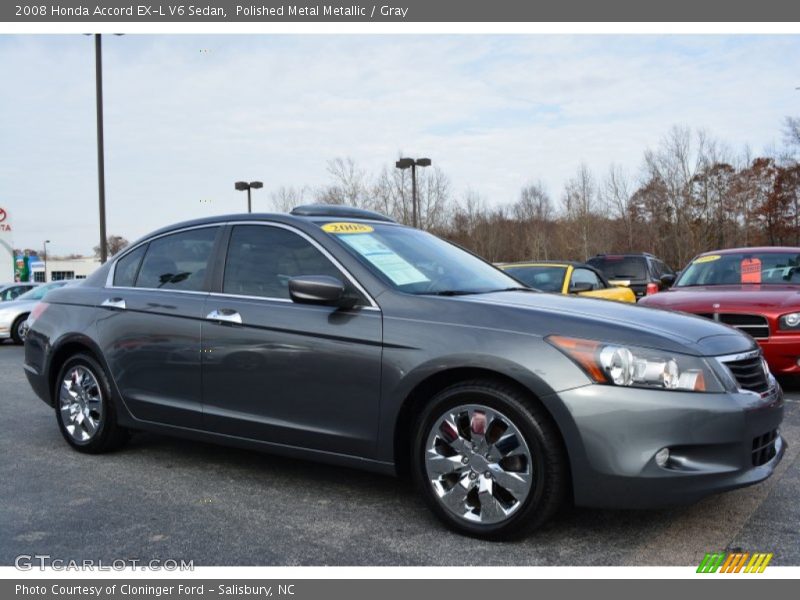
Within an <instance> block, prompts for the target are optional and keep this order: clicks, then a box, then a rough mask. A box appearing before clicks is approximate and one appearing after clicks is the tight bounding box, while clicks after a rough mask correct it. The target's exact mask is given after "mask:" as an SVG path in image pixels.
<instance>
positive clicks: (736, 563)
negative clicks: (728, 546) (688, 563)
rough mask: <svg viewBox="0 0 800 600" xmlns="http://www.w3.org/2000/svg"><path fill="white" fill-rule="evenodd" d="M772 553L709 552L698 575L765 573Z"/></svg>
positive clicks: (698, 568)
mask: <svg viewBox="0 0 800 600" xmlns="http://www.w3.org/2000/svg"><path fill="white" fill-rule="evenodd" d="M772 556H773V554H772V552H770V553H766V552H753V553H752V554H751V553H750V552H707V553H706V555H705V557H703V560H702V561H701V562H700V566H698V567H697V572H698V573H763V572H764V569H766V568H767V565H768V564H769V561H771V560H772Z"/></svg>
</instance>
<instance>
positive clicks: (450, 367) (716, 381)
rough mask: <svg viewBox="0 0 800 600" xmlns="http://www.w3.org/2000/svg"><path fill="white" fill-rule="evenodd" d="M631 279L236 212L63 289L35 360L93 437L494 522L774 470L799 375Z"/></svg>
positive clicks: (50, 392) (657, 501)
mask: <svg viewBox="0 0 800 600" xmlns="http://www.w3.org/2000/svg"><path fill="white" fill-rule="evenodd" d="M698 260H699V261H700V262H699V263H698V264H699V265H703V264H704V262H703V259H702V258H701V259H698ZM719 260H720V261H721V262H720V264H723V262H724V261H723V259H722V257H720V259H719ZM748 260H749V259H748ZM761 260H762V264H764V265H768V270H767V271H765V272H762V278H764V279H766V278H769V279H772V278H773V277H774V278H778V279H782V278H785V277H787V276H789V279H790V280H791V279H792V278H793V277H794V275H793V274H792V273H790V271H791V269H789V270H787V267H782V266H780V264H782V262H781V263H778V262H774V263H770V262H768V260H767V258H766V257H762V258H761ZM596 262H597V261H596ZM711 262H713V261H712V259H706V263H711ZM645 263H646V267H643V268H644V269H645V271H644V276H643V277H640V275H642V273H641V272H639V271H634V270H632V269H633V264H634V262H633V261H630V260H628V258H622V259H621V260H616V259H613V258H610V257H604V259H603V261H602V265H603V266H604V265H606V264H614V265H615V266H614V269H615V270H614V278H613V279H612V283H613V281H617V282H618V283H619V282H621V280H623V278H624V280H626V281H627V282H628V284H629V285H640V284H641V283H642V282H644V285H645V290H644V293H645V294H646V291H647V289H646V288H647V285H648V284H650V283H655V282H654V281H653V278H660V279H659V281H662V282H663V281H664V280H663V276H664V275H669V273H665V272H663V268H662V267H660V266H659V265H658V264H657V263H656V262H655V261H654V260H651V257H649V256H646V257H645ZM741 264H744V263H741ZM752 264H753V263H751V262H748V263H747V272H748V273H749V272H750V269H751V266H752ZM639 266H641V264H640V265H639ZM617 267H619V269H617ZM637 268H638V267H637ZM651 268H652V269H653V270H652V271H650V269H651ZM504 269H505V270H504ZM658 269H661V271H659V270H658ZM781 269H783V270H781ZM514 270H517V271H518V273H516V274H515V275H514V277H512V276H511V273H513V272H514ZM701 275H702V276H701ZM529 276H530V277H533V279H532V280H531V281H533V282H534V283H536V282H537V281H538V282H540V283H542V284H543V285H544V282H546V285H547V286H550V288H551V290H552V291H554V292H557V293H550V294H547V293H541V292H538V291H537V290H534V289H532V288H531V287H529V286H528V285H526V284H524V283H523V281H525V279H524V278H525V277H529ZM537 277H539V279H538V280H537ZM684 277H687V279H686V281H687V282H694V281H706V278H705V276H704V275H703V273H701V269H695V268H694V267H693V266H690V268H689V269H686V270H685V271H684V273H683V274H682V275H681V279H679V281H678V287H677V288H676V292H674V293H673V292H669V293H658V294H655V295H652V296H650V297H651V298H659V297H665V298H667V297H673V296H677V294H678V291H677V290H679V289H680V288H681V284H682V283H683V278H684ZM695 277H698V278H699V279H697V280H695ZM748 277H751V275H748ZM590 280H591V281H590ZM784 280H785V279H784ZM588 283H591V285H592V289H591V290H590V289H588V286H587V284H588ZM601 283H602V287H601V285H600V284H601ZM665 285H666V284H665ZM687 287H689V284H687ZM691 287H694V284H692V285H691ZM762 287H763V286H762ZM620 290H622V292H623V293H627V294H628V298H627V301H625V302H602V301H598V300H597V299H593V298H591V297H585V296H578V295H574V294H570V293H569V292H570V291H574V292H577V293H579V294H584V295H585V294H592V293H594V294H593V295H595V296H597V295H599V294H598V293H600V292H602V293H605V294H609V293H612V292H615V293H620ZM565 292H566V293H565ZM632 294H633V290H631V289H629V288H619V289H615V288H614V287H612V286H610V285H609V284H608V282H607V281H606V277H605V276H604V275H603V274H602V269H600V268H599V267H598V268H597V270H595V269H594V268H592V267H591V265H590V266H588V267H587V266H584V265H580V264H573V263H558V265H553V264H545V265H541V264H533V265H527V266H525V265H516V266H515V265H503V267H502V268H496V267H494V266H492V265H490V264H489V263H486V262H485V261H483V260H482V259H480V258H479V257H476V256H474V255H473V254H470V253H469V252H466V251H464V250H462V249H461V248H459V247H457V246H455V245H452V244H449V243H447V242H445V241H443V240H441V239H439V238H437V237H435V236H433V235H431V234H429V233H426V232H422V231H419V230H416V229H412V228H409V227H405V226H402V225H399V224H397V223H395V222H394V221H392V220H391V219H389V218H387V217H385V216H383V215H379V214H377V213H372V212H369V211H363V210H357V209H351V208H347V207H342V206H306V207H298V208H296V209H295V210H293V211H292V213H291V214H287V215H234V216H218V217H213V218H207V219H201V220H196V221H191V222H187V223H180V224H177V225H173V226H170V227H166V228H164V229H161V230H159V231H157V232H154V233H153V234H151V235H149V236H146V237H145V238H143V239H141V240H139V241H138V242H135V243H134V244H132V245H131V246H130V247H129V248H127V249H126V250H125V251H123V252H121V253H120V254H119V255H118V256H116V257H114V258H113V259H112V260H110V261H109V262H108V263H107V264H106V265H104V266H103V267H101V268H100V269H98V270H97V271H96V272H95V273H94V274H93V275H91V276H90V277H89V278H88V279H86V280H84V281H83V282H82V283H81V284H78V285H71V286H68V287H64V288H62V289H58V290H52V291H49V292H48V293H47V295H46V297H45V298H44V300H43V301H42V302H40V303H39V304H37V305H36V306H35V307H34V308H33V309H32V310H31V312H30V316H29V317H28V320H27V323H28V327H29V329H28V330H27V338H26V342H25V365H24V366H25V373H26V375H27V378H28V380H29V382H30V384H31V386H32V388H33V389H34V391H35V392H36V394H37V395H38V396H39V397H40V398H41V399H42V400H43V401H44V402H45V403H47V405H49V406H51V407H52V408H53V410H54V415H55V421H56V423H57V426H58V428H59V430H60V432H61V434H62V435H63V437H64V439H65V440H66V442H67V443H68V444H69V445H70V446H71V447H72V448H74V449H76V450H78V451H81V452H87V453H100V452H105V451H109V450H112V449H115V448H119V447H121V446H122V445H123V444H124V443H125V441H126V439H127V437H128V434H129V432H130V431H131V430H151V431H159V432H163V433H170V434H174V435H178V436H188V437H191V438H195V439H201V440H206V441H211V442H217V443H221V444H232V445H237V446H242V447H247V448H254V449H260V450H265V451H270V452H275V453H280V454H285V455H289V456H292V457H299V458H310V459H315V460H319V461H323V462H328V463H333V464H339V465H348V466H353V467H359V468H365V469H371V470H374V471H379V472H384V473H403V472H410V473H411V475H412V477H413V479H414V481H415V482H416V484H417V487H418V489H419V491H420V494H421V495H422V497H423V498H424V500H425V501H426V502H427V504H428V505H429V506H430V508H431V509H432V511H433V512H434V513H435V514H436V515H437V516H438V517H439V518H440V519H441V520H442V521H443V522H444V523H445V524H446V525H448V526H449V527H451V528H453V529H455V530H457V531H460V532H463V533H466V534H470V535H475V536H481V537H487V538H506V537H512V536H519V535H521V534H524V533H525V532H527V531H530V530H532V529H535V528H536V527H538V526H539V525H541V524H542V523H544V522H546V521H547V520H548V519H549V518H550V517H551V516H552V515H553V514H554V513H555V512H556V511H557V510H558V509H559V508H560V507H561V506H563V505H564V504H566V503H575V504H577V505H582V506H596V507H618V508H624V507H636V508H644V507H655V506H664V505H675V504H685V503H688V502H693V501H696V500H697V499H699V498H702V497H704V496H706V495H709V494H713V493H717V492H721V491H725V490H729V489H734V488H738V487H742V486H746V485H751V484H755V483H757V482H759V481H762V480H764V479H765V478H767V477H769V476H770V474H771V473H772V472H773V470H774V469H775V467H776V466H777V464H778V462H779V461H780V460H781V458H782V456H783V453H784V450H785V443H784V440H783V438H782V437H781V435H780V432H779V428H780V425H781V421H782V418H783V394H782V391H781V388H780V386H779V385H778V384H777V382H776V381H775V379H774V377H773V376H772V374H771V373H770V371H769V369H767V368H766V365H765V363H764V360H763V355H762V351H761V349H760V348H759V346H758V345H757V343H756V342H755V341H754V339H753V337H751V335H746V334H745V333H743V332H742V331H741V330H737V329H734V328H731V327H728V326H726V325H724V324H722V323H721V322H716V320H715V319H713V318H712V319H708V318H700V317H697V316H692V315H686V314H681V313H678V312H674V311H667V310H654V309H652V308H646V307H644V306H638V305H636V304H635V303H633V302H631V301H630V299H631V298H630V296H631V295H632ZM620 299H622V298H621V297H620ZM781 319H783V320H781ZM794 322H795V321H794V318H789V317H787V316H786V315H780V316H778V315H776V316H775V318H774V324H775V327H778V328H780V327H783V326H786V327H793V326H794V325H793V324H794ZM23 333H24V332H23Z"/></svg>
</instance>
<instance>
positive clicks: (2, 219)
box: [0, 208, 8, 223]
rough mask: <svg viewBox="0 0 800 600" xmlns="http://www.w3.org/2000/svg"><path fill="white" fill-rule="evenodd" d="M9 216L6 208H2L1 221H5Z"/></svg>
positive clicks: (0, 212)
mask: <svg viewBox="0 0 800 600" xmlns="http://www.w3.org/2000/svg"><path fill="white" fill-rule="evenodd" d="M7 218H8V213H7V212H6V209H5V208H0V223H2V222H3V221H5V220H6V219H7Z"/></svg>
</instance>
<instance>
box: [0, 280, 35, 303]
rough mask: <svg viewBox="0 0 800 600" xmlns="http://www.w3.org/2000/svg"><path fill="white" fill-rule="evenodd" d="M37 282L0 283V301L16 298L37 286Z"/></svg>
mask: <svg viewBox="0 0 800 600" xmlns="http://www.w3.org/2000/svg"><path fill="white" fill-rule="evenodd" d="M38 285H39V284H38V283H33V282H27V281H25V282H19V281H18V282H16V283H0V302H8V301H10V300H16V299H17V297H18V296H21V295H22V294H24V293H25V292H28V291H30V290H32V289H33V288H35V287H36V286H38Z"/></svg>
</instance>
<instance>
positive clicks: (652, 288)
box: [586, 252, 675, 299]
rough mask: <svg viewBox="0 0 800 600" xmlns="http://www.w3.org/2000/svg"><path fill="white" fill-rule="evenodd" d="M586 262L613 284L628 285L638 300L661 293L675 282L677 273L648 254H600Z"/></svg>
mask: <svg viewBox="0 0 800 600" xmlns="http://www.w3.org/2000/svg"><path fill="white" fill-rule="evenodd" d="M586 262H587V263H588V264H590V265H591V266H593V267H594V268H595V269H597V270H599V271H600V272H601V273H602V274H603V275H605V277H606V279H608V280H609V282H610V283H611V284H615V283H616V284H620V283H623V284H624V285H628V286H629V287H630V288H631V289H632V290H633V293H634V294H636V298H637V299H638V298H641V297H643V296H649V295H650V294H655V293H656V292H660V291H661V290H664V289H666V288H668V287H669V286H671V285H672V284H673V282H674V281H675V271H673V270H672V269H671V268H670V267H669V266H667V264H666V263H665V262H664V261H662V260H661V259H659V258H656V257H655V256H653V255H652V254H648V253H646V252H642V253H640V254H598V255H596V256H593V257H592V258H590V259H589V260H587V261H586ZM624 282H627V283H624Z"/></svg>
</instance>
